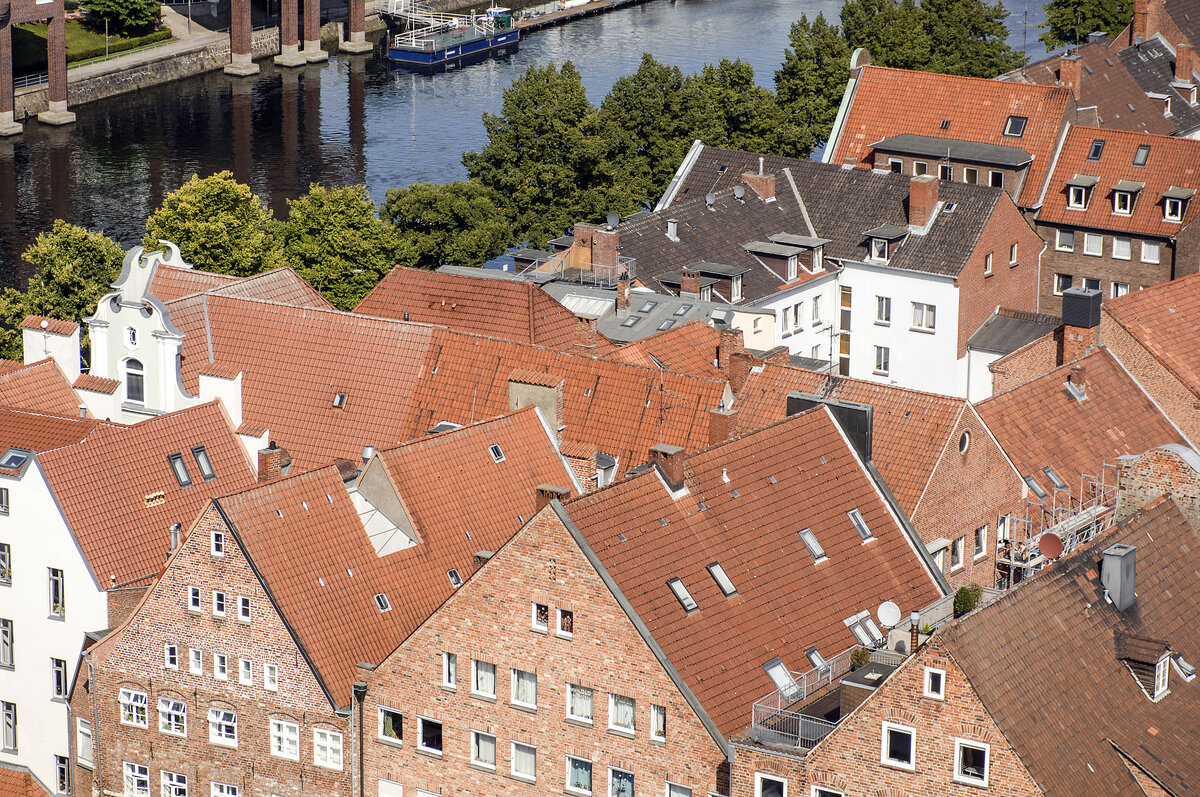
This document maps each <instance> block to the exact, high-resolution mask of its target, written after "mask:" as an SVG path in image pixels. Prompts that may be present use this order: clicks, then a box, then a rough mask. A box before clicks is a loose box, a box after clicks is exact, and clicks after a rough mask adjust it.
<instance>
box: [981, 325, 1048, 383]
mask: <svg viewBox="0 0 1200 797" xmlns="http://www.w3.org/2000/svg"><path fill="white" fill-rule="evenodd" d="M1061 346H1062V342H1061V335H1060V331H1059V330H1056V331H1055V332H1053V333H1050V334H1047V335H1043V336H1042V337H1040V338H1038V339H1037V340H1035V341H1032V342H1030V343H1027V344H1025V345H1024V346H1022V347H1021V348H1019V349H1017V350H1016V351H1013V352H1010V353H1009V354H1006V355H1004V356H1003V357H1001V358H1000V359H999V360H996V361H995V362H994V363H992V364H991V365H989V366H988V370H989V371H991V372H992V394H993V395H999V394H1000V393H1007V392H1008V391H1009V390H1012V389H1013V388H1015V387H1020V386H1021V385H1023V384H1025V383H1026V382H1028V381H1030V380H1031V379H1037V378H1038V377H1039V376H1043V375H1044V374H1046V373H1048V372H1050V371H1052V370H1054V369H1055V368H1056V367H1058V354H1059V350H1060V348H1061Z"/></svg>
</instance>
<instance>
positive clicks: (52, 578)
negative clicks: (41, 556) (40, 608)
mask: <svg viewBox="0 0 1200 797" xmlns="http://www.w3.org/2000/svg"><path fill="white" fill-rule="evenodd" d="M48 570H49V571H50V572H49V576H48V578H49V581H48V583H47V586H48V588H49V593H50V594H49V598H50V616H51V617H57V618H58V619H60V620H61V619H62V618H63V617H64V616H65V615H66V613H67V585H66V576H64V575H63V571H62V570H61V569H59V568H57V567H51V568H48Z"/></svg>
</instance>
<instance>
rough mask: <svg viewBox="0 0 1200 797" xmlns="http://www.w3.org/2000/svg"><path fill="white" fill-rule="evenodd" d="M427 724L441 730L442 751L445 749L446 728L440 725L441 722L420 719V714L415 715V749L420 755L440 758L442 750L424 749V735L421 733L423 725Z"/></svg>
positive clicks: (423, 728)
mask: <svg viewBox="0 0 1200 797" xmlns="http://www.w3.org/2000/svg"><path fill="white" fill-rule="evenodd" d="M427 722H428V723H432V724H434V725H437V726H438V727H439V728H441V729H442V749H445V747H446V736H445V734H446V726H445V725H444V724H443V723H442V721H441V720H435V719H433V718H432V717H422V716H421V715H420V714H418V715H417V749H418V750H420V751H421V752H422V753H426V754H428V755H434V756H437V757H438V758H441V757H442V750H440V749H438V748H436V747H426V746H425V742H424V738H425V734H424V733H423V731H424V730H425V723H427Z"/></svg>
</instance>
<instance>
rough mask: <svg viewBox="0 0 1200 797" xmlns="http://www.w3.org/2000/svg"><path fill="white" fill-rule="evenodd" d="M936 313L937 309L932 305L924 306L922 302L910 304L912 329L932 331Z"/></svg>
mask: <svg viewBox="0 0 1200 797" xmlns="http://www.w3.org/2000/svg"><path fill="white" fill-rule="evenodd" d="M936 312H937V308H936V307H934V306H933V305H932V304H924V303H922V302H913V303H912V317H913V321H912V323H913V328H914V329H928V330H932V329H933V328H934V323H935V317H936Z"/></svg>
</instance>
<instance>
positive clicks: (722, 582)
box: [708, 562, 737, 598]
mask: <svg viewBox="0 0 1200 797" xmlns="http://www.w3.org/2000/svg"><path fill="white" fill-rule="evenodd" d="M708 574H709V575H710V576H712V577H713V581H715V582H717V586H718V587H720V588H721V592H722V593H723V594H724V595H725V597H726V598H728V597H729V596H730V595H736V594H737V587H735V586H733V582H732V581H730V580H729V576H727V575H725V568H723V567H721V564H720V562H713V563H712V564H711V565H709V566H708Z"/></svg>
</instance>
